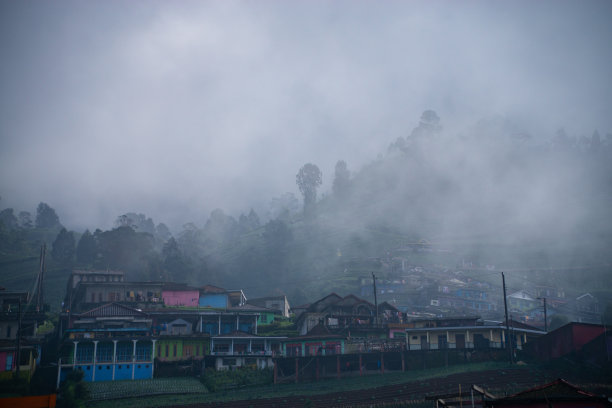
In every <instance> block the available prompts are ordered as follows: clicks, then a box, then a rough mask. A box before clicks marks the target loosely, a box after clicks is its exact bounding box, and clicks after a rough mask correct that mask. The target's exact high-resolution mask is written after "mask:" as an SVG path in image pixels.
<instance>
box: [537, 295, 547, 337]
mask: <svg viewBox="0 0 612 408" xmlns="http://www.w3.org/2000/svg"><path fill="white" fill-rule="evenodd" d="M538 299H541V300H543V301H544V331H545V332H546V333H548V315H547V313H546V298H545V297H541V298H538Z"/></svg>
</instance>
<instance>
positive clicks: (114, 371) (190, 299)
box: [0, 270, 599, 384]
mask: <svg viewBox="0 0 612 408" xmlns="http://www.w3.org/2000/svg"><path fill="white" fill-rule="evenodd" d="M409 284H411V285H413V284H416V285H418V284H419V279H418V278H412V280H411V281H410V282H409ZM392 285H393V283H391V284H387V283H384V282H383V283H382V284H380V285H379V289H380V290H381V291H386V293H387V294H388V293H389V291H393V290H394V289H393V287H392ZM452 285H454V286H452ZM438 286H439V290H438V292H437V293H439V294H440V296H438V299H437V300H439V301H440V302H443V299H450V298H451V295H452V296H456V297H458V298H462V299H465V300H466V301H474V302H480V303H474V304H479V305H490V303H487V302H490V301H491V296H490V295H489V292H488V289H490V288H488V287H487V286H486V285H483V284H479V283H477V282H471V283H470V284H465V285H464V284H463V282H461V281H460V280H459V279H454V280H453V281H449V282H445V283H443V284H440V285H438ZM391 293H393V292H391ZM365 294H366V295H367V293H365ZM382 294H384V293H381V295H382ZM549 297H550V295H549ZM382 298H383V299H384V296H382ZM550 298H551V299H552V297H550ZM387 299H388V298H387ZM0 300H1V302H2V313H3V314H2V315H1V316H0V378H2V377H7V376H10V375H11V374H12V373H14V371H15V370H16V367H17V366H19V368H20V370H21V372H22V373H28V374H26V375H28V376H29V375H31V373H33V371H34V370H35V367H36V365H37V364H39V363H40V356H41V350H42V337H40V335H37V328H38V327H39V325H40V324H42V322H43V321H44V314H43V313H41V312H34V311H31V310H32V307H31V305H30V303H31V301H32V300H31V299H29V297H28V295H27V294H26V293H16V292H8V291H2V290H0ZM528 300H529V298H527V297H526V296H521V297H516V303H514V302H515V298H513V297H512V295H510V296H509V301H510V303H511V304H512V305H513V307H516V308H521V307H528V306H527V305H526V304H525V303H524V302H526V301H528ZM24 304H25V305H30V307H25V308H24V306H23V305H24ZM553 304H554V302H551V305H553ZM488 307H489V306H486V309H485V306H482V307H476V308H473V309H469V310H470V311H473V312H482V311H484V310H487V311H488V310H489V309H488ZM491 307H492V306H491ZM21 310H24V311H27V312H23V313H19V312H17V311H21ZM290 313H291V320H290V319H289V317H290ZM497 315H498V316H499V315H500V313H499V312H498V313H497ZM447 316H448V315H447ZM455 316H456V317H440V315H437V314H435V313H430V312H427V311H426V312H420V313H406V312H405V311H402V310H400V308H398V307H397V306H396V305H394V302H392V301H389V300H382V299H381V301H380V302H375V303H374V304H373V303H372V302H370V301H368V300H365V299H363V298H360V297H358V296H355V295H348V296H340V295H338V294H336V293H331V294H329V295H327V296H325V297H323V298H321V299H319V300H317V301H315V302H313V303H310V304H305V305H300V306H294V307H290V305H289V303H288V301H287V298H286V297H285V296H272V297H265V298H257V299H247V297H246V296H245V294H244V292H243V291H242V290H226V289H223V288H220V287H216V286H212V285H205V286H202V287H197V288H196V287H192V286H189V285H185V284H178V283H169V282H130V281H126V279H125V276H124V274H123V273H122V272H120V271H81V270H75V271H73V272H72V274H71V276H70V278H69V281H68V284H67V288H66V296H65V300H64V302H63V304H62V310H61V313H60V318H59V324H58V327H57V328H56V332H55V333H56V334H55V335H56V336H57V341H58V344H59V349H58V354H57V374H58V376H57V383H58V384H59V383H60V382H61V381H62V380H63V379H65V378H66V376H67V375H68V373H70V372H71V371H74V370H80V371H82V372H83V373H84V379H85V380H86V381H113V380H132V379H145V378H152V377H154V376H155V375H156V372H158V371H159V370H161V371H162V372H168V370H170V371H172V370H174V372H177V371H179V372H180V371H181V370H183V371H188V372H192V373H200V372H202V370H204V369H205V368H207V367H214V368H215V369H217V370H225V369H233V368H236V367H252V368H259V369H264V368H273V367H275V363H276V361H278V360H279V359H288V358H300V357H316V356H321V357H329V356H343V355H357V354H358V355H360V356H361V355H362V354H367V353H379V352H385V351H389V352H391V351H393V352H401V355H402V361H403V358H404V357H403V356H404V353H418V352H422V351H428V352H429V351H430V350H463V351H465V352H474V351H478V350H492V349H493V350H495V349H505V348H508V346H511V347H512V349H513V350H521V349H524V348H525V347H526V345H529V344H539V343H536V341H537V340H538V339H539V338H540V337H542V336H544V335H545V334H546V332H545V331H544V330H543V329H542V328H541V327H537V326H532V325H528V324H525V322H521V321H519V320H515V319H512V320H510V321H509V323H508V326H506V322H499V321H493V320H487V319H486V318H484V319H483V318H482V317H481V314H478V313H459V314H456V315H455ZM279 322H282V324H281V323H279ZM18 325H20V327H21V331H20V335H18V334H17V332H18V330H17V329H18V327H17V326H18ZM587 326H589V325H588V324H587ZM592 326H593V327H594V326H595V325H592ZM508 329H509V330H508ZM597 330H599V329H597ZM597 330H594V331H593V333H595V332H597V333H599V331H597ZM17 336H19V337H17ZM542 344H544V346H536V347H535V348H533V349H534V350H540V349H542V350H543V349H544V348H546V347H545V344H547V343H542ZM16 345H18V346H16ZM538 347H540V349H538ZM17 356H19V357H17ZM17 359H19V360H20V365H18V364H17V362H16V360H17ZM296 361H297V360H296ZM338 361H340V360H338ZM347 361H349V360H347ZM351 361H352V360H351ZM360 361H361V357H360ZM338 364H339V363H338ZM359 366H360V367H361V363H360V364H359ZM402 366H403V363H402ZM296 367H297V362H296ZM296 373H297V369H296ZM158 374H159V373H158ZM22 375H24V374H22ZM296 378H297V374H296Z"/></svg>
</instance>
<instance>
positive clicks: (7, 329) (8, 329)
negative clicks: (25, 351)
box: [6, 325, 13, 339]
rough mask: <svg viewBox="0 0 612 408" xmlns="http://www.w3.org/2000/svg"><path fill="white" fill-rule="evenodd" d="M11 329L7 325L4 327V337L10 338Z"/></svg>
mask: <svg viewBox="0 0 612 408" xmlns="http://www.w3.org/2000/svg"><path fill="white" fill-rule="evenodd" d="M12 328H13V326H11V325H8V326H6V337H8V338H9V339H10V338H11V329H12Z"/></svg>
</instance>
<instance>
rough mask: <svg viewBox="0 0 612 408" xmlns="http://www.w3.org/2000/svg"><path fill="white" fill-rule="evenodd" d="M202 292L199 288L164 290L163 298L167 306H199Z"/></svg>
mask: <svg viewBox="0 0 612 408" xmlns="http://www.w3.org/2000/svg"><path fill="white" fill-rule="evenodd" d="M199 297H200V292H199V291H197V290H189V291H187V290H185V291H182V290H181V291H178V290H177V291H175V290H164V291H162V298H163V300H164V304H165V305H167V306H194V307H195V306H198V299H199Z"/></svg>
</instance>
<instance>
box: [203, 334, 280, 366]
mask: <svg viewBox="0 0 612 408" xmlns="http://www.w3.org/2000/svg"><path fill="white" fill-rule="evenodd" d="M285 339H286V337H284V336H257V335H254V334H249V333H244V332H241V331H235V332H232V333H228V334H221V335H219V336H214V337H212V338H211V340H210V343H211V345H210V347H211V351H210V355H211V356H213V357H215V368H216V369H217V370H227V369H231V368H235V367H245V366H250V367H253V368H258V369H264V368H270V367H273V366H274V363H273V361H272V357H273V356H278V355H280V353H281V343H282V341H284V340H285Z"/></svg>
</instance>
